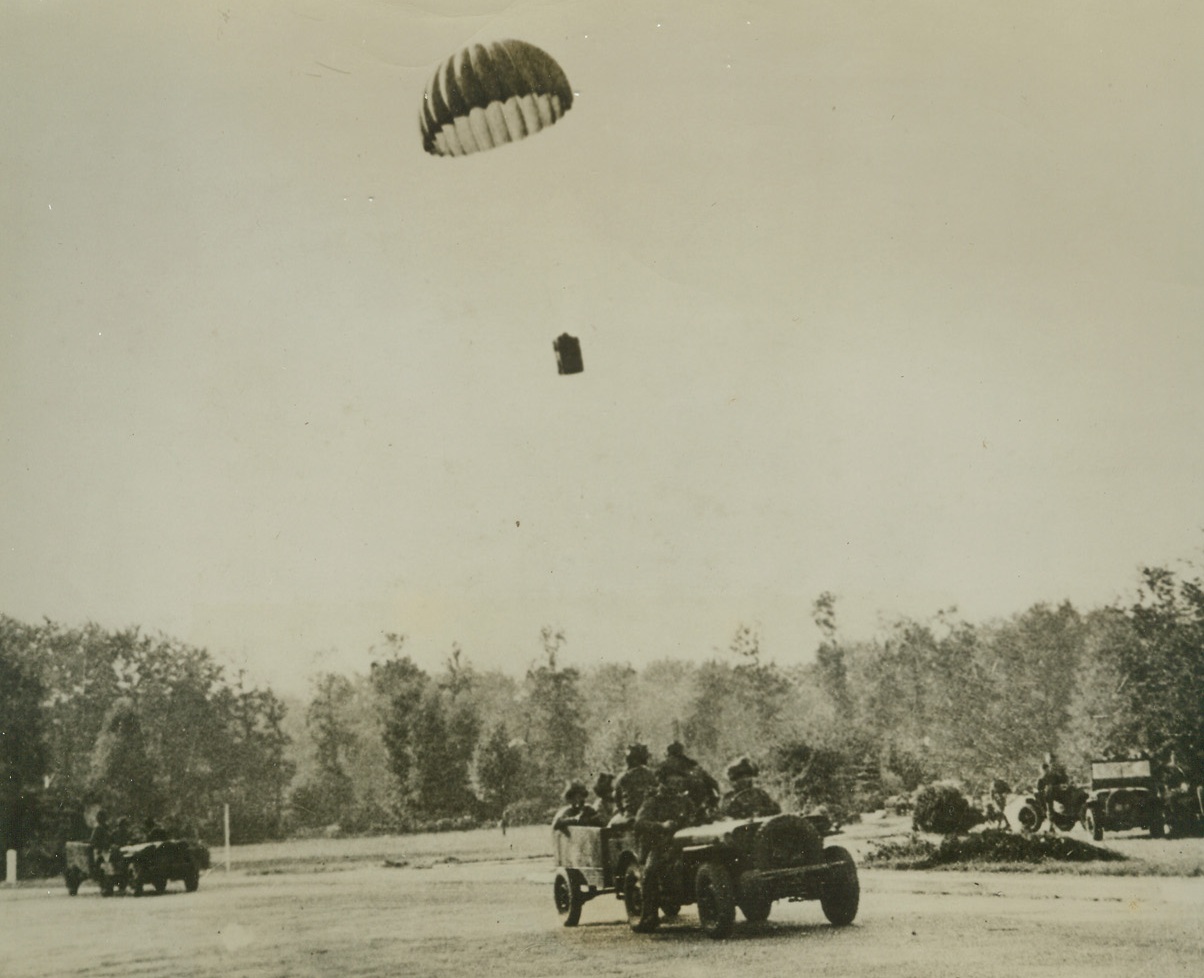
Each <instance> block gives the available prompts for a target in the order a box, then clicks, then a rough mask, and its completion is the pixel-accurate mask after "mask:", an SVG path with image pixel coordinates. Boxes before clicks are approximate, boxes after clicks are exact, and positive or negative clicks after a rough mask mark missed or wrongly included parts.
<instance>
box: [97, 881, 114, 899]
mask: <svg viewBox="0 0 1204 978" xmlns="http://www.w3.org/2000/svg"><path fill="white" fill-rule="evenodd" d="M100 895H101V896H103V897H111V896H112V895H113V881H112V880H101V881H100Z"/></svg>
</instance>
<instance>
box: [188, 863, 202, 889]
mask: <svg viewBox="0 0 1204 978" xmlns="http://www.w3.org/2000/svg"><path fill="white" fill-rule="evenodd" d="M200 885H201V874H200V873H199V872H197V871H196V870H195V869H190V870H188V872H187V873H186V874H185V876H184V889H185V890H186V891H187V892H189V893H195V892H196V888H197V887H198V886H200Z"/></svg>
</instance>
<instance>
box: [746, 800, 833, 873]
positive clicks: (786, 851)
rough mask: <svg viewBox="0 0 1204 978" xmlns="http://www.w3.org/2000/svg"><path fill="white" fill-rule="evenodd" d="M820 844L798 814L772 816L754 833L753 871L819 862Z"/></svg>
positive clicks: (821, 848)
mask: <svg viewBox="0 0 1204 978" xmlns="http://www.w3.org/2000/svg"><path fill="white" fill-rule="evenodd" d="M823 851H824V843H823V839H822V838H820V834H819V832H818V831H817V830H816V828H815V826H814V825H812V824H811V823H810V822H809V821H808V820H807V819H805V818H803V817H802V816H801V815H794V814H792V813H784V814H782V815H774V816H773V817H772V818H770V819H769V820H767V821H766V822H765V823H764V824H763V825H761V827H760V828H759V829H758V830H757V836H756V838H755V839H754V840H753V865H754V866H755V867H756V868H757V869H761V870H767V869H785V868H786V867H789V866H814V865H815V864H816V863H818V862H819V861H820V860H821V859H823Z"/></svg>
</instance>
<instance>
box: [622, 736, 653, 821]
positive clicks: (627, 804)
mask: <svg viewBox="0 0 1204 978" xmlns="http://www.w3.org/2000/svg"><path fill="white" fill-rule="evenodd" d="M625 761H626V764H627V770H626V771H624V772H623V773H622V774H620V775H619V777H618V778H617V779H616V781H615V808H616V809H617V810H618V813H617V814H616V815H615V818H616V819H633V818H635V816H636V813H637V812H639V810H640V805H642V804H643V803H644V799H645V798H646V797H647V796H648V795H649V794H650V793H651V792H652V790H653V789H654V788H655V787H656V775H655V774H653V773H652V770H651V769H650V768H649V767H648V748H647V747H646V746H645V745H644V744H632V745H631V746H630V747H628V748H627V756H626V758H625Z"/></svg>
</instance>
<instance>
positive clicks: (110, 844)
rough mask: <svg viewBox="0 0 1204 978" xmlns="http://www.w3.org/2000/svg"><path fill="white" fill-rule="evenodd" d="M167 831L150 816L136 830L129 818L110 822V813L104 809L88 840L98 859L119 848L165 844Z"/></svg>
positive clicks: (122, 817)
mask: <svg viewBox="0 0 1204 978" xmlns="http://www.w3.org/2000/svg"><path fill="white" fill-rule="evenodd" d="M166 839H167V831H166V830H165V829H164V828H163V826H161V825H160V824H159V823H158V822H156V821H155V819H154V817H153V816H150V815H148V816H147V817H146V819H145V820H144V821H143V822H142V825H141V827H140V828H134V827H133V825H132V823H131V821H130V819H129V817H128V816H126V815H122V816H120V817H119V818H117V819H116V820H115V821H113V822H112V823H111V824H110V822H109V813H108V812H107V811H105V810H104V809H103V808H102V809H100V810H99V811H97V813H96V825H95V827H94V828H93V829H92V835H91V838H90V839H89V840H88V841H89V843H90V844H91V846H92V852H93V853H94V854H95V856H96V857H97V858H100V857H101V856H102V855H103V854H105V853H107V852H109V851H110V850H112V849H114V848H117V847H119V846H128V845H132V844H134V843H137V842H164V841H166Z"/></svg>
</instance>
